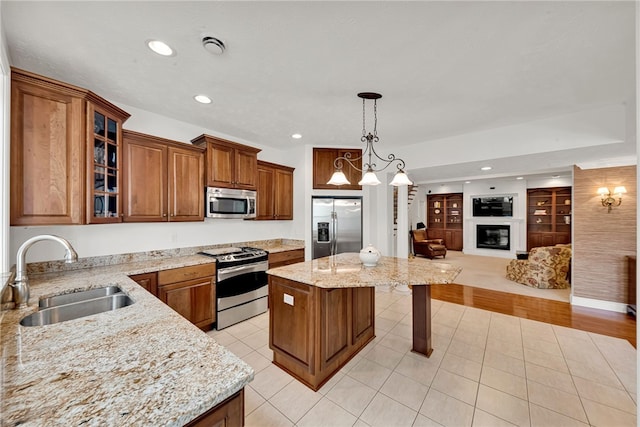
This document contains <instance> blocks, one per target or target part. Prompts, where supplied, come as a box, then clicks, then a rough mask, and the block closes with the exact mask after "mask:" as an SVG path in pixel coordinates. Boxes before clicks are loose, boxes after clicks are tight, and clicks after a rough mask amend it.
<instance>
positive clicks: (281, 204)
mask: <svg viewBox="0 0 640 427" xmlns="http://www.w3.org/2000/svg"><path fill="white" fill-rule="evenodd" d="M293 171H294V168H290V167H288V166H282V165H277V164H275V163H269V162H263V161H261V160H259V161H258V193H257V199H258V200H257V205H258V209H257V215H256V219H259V220H273V219H277V220H287V219H293Z"/></svg>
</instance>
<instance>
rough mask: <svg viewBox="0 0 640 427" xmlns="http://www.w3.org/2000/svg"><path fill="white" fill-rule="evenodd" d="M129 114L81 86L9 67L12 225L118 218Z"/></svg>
mask: <svg viewBox="0 0 640 427" xmlns="http://www.w3.org/2000/svg"><path fill="white" fill-rule="evenodd" d="M128 117H129V114H128V113H126V112H125V111H123V110H121V109H120V108H118V107H116V106H115V105H112V104H110V103H109V102H107V101H106V100H104V99H102V98H100V97H99V96H97V95H95V94H94V93H92V92H90V91H88V90H86V89H82V88H78V87H75V86H72V85H68V84H66V83H62V82H59V81H57V80H53V79H49V78H47V77H43V76H39V75H37V74H33V73H29V72H27V71H23V70H18V69H15V68H12V71H11V160H10V162H11V166H10V170H11V172H10V173H11V177H10V186H11V225H54V224H85V223H95V222H119V221H121V220H122V218H121V214H122V209H121V206H120V203H121V199H120V193H119V191H120V188H121V186H120V149H121V131H122V129H121V127H122V123H123V122H124V121H125V120H126V119H127V118H128Z"/></svg>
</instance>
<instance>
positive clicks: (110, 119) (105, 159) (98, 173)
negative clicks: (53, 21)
mask: <svg viewBox="0 0 640 427" xmlns="http://www.w3.org/2000/svg"><path fill="white" fill-rule="evenodd" d="M87 112H88V125H89V126H87V128H88V132H87V133H88V135H87V136H88V138H87V140H88V144H87V145H88V147H87V148H88V150H87V157H88V165H87V176H88V194H87V197H88V200H87V222H88V223H90V224H96V223H109V222H122V198H121V194H122V191H121V189H122V185H121V181H122V173H121V171H122V168H121V154H122V151H121V148H122V123H123V122H124V120H126V119H127V118H128V115H126V116H123V115H121V114H118V113H119V112H118V111H110V109H106V108H101V107H99V106H98V105H94V104H92V103H88V108H87Z"/></svg>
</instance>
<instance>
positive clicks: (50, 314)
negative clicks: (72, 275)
mask: <svg viewBox="0 0 640 427" xmlns="http://www.w3.org/2000/svg"><path fill="white" fill-rule="evenodd" d="M101 289H107V288H101ZM77 293H82V292H77ZM69 295H73V294H69ZM61 296H62V295H61ZM85 297H86V295H85ZM133 302H134V301H133V300H132V299H131V298H129V296H127V295H125V294H123V293H122V292H120V293H115V294H112V295H106V296H101V297H97V298H96V297H95V296H94V297H93V298H90V299H86V298H85V299H84V300H81V301H76V302H72V303H68V304H62V305H56V306H53V307H49V308H43V309H40V310H39V311H36V312H35V313H32V314H30V315H28V316H26V317H25V318H23V319H22V320H21V321H20V324H21V325H22V326H43V325H51V324H54V323H60V322H64V321H67V320H73V319H78V318H80V317H86V316H91V315H93V314H98V313H104V312H106V311H112V310H117V309H119V308H122V307H126V306H129V305H131V304H133Z"/></svg>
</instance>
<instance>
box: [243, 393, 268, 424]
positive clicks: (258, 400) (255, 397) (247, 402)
mask: <svg viewBox="0 0 640 427" xmlns="http://www.w3.org/2000/svg"><path fill="white" fill-rule="evenodd" d="M264 402H266V400H264V398H263V397H262V396H260V395H259V394H258V393H257V392H256V391H255V390H254V389H253V388H251V385H249V386H247V387H245V388H244V415H245V417H246V416H247V415H249V414H250V413H252V412H253V411H255V410H256V408H257V407H258V406H260V405H262V404H263V403H264Z"/></svg>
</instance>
